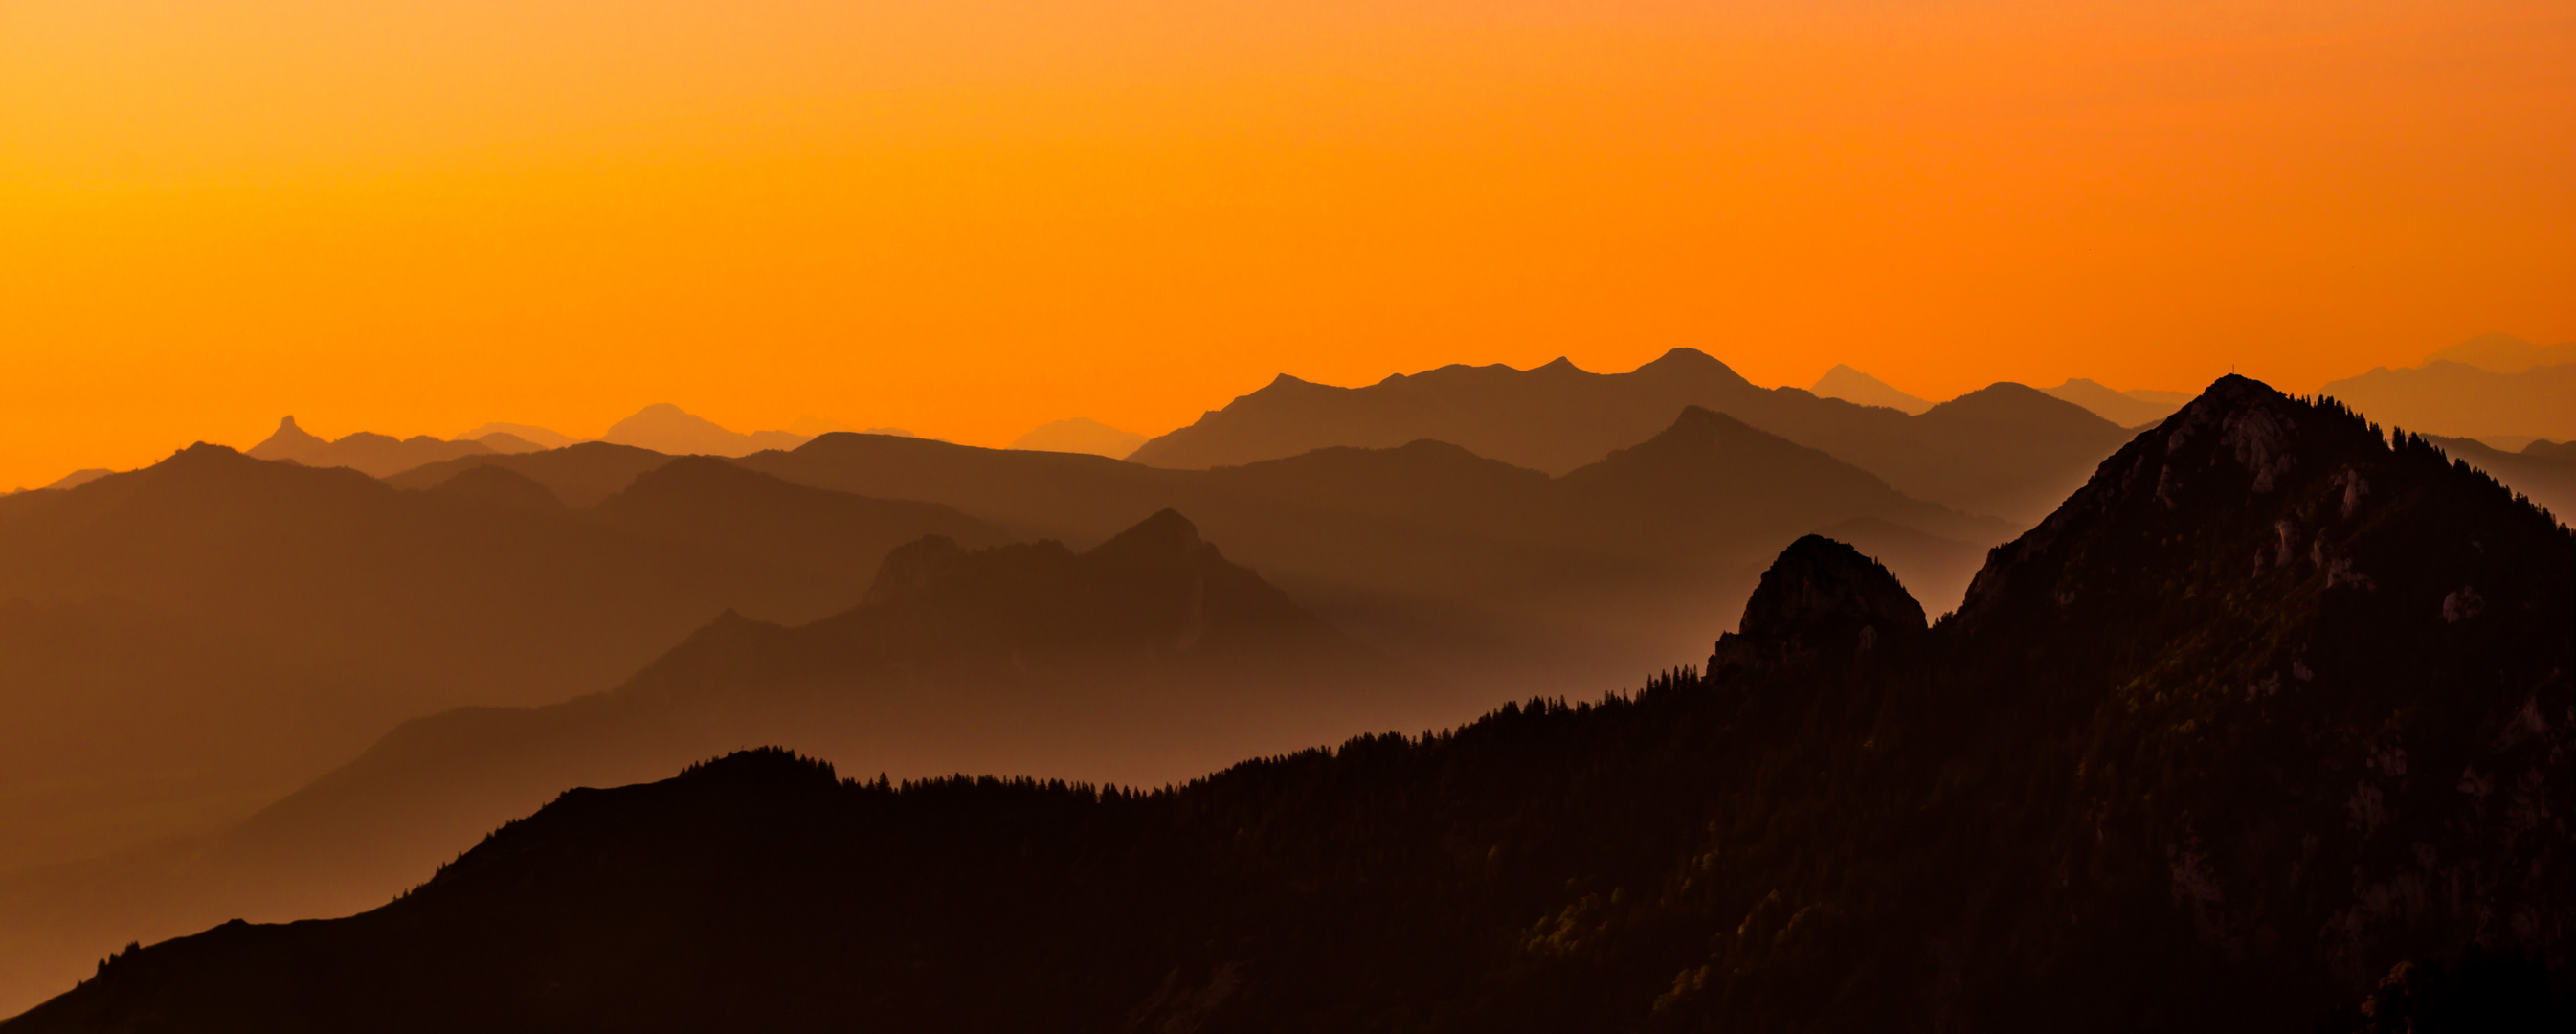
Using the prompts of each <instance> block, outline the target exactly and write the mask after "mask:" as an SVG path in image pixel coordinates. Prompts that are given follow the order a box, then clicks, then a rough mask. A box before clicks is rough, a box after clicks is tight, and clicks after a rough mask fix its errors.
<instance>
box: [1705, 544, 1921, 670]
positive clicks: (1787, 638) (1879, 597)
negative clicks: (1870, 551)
mask: <svg viewBox="0 0 2576 1034" xmlns="http://www.w3.org/2000/svg"><path fill="white" fill-rule="evenodd" d="M1922 635H1923V606H1922V605H1921V604H1918V603H1916V602H1914V597H1912V596H1910V595H1907V594H1906V591H1905V586H1903V585H1901V584H1898V583H1897V581H1896V576H1895V575H1892V574H1889V573H1888V572H1887V568H1885V567H1883V566H1880V565H1879V562H1878V561H1876V560H1872V559H1870V558H1868V557H1865V556H1862V555H1861V554H1860V551H1859V550H1856V549H1853V548H1852V547H1851V546H1849V545H1847V544H1844V543H1841V542H1836V541H1834V540H1832V539H1829V538H1825V537H1824V536H1821V535H1809V536H1806V537H1804V538H1801V539H1799V540H1798V541H1796V542H1793V543H1790V544H1789V548H1788V549H1786V550H1783V551H1782V552H1781V553H1780V558H1779V559H1778V560H1776V561H1773V562H1772V564H1771V569H1770V570H1769V571H1766V572H1764V573H1763V575H1762V584H1761V585H1759V586H1757V587H1755V588H1754V590H1753V598H1752V599H1751V600H1749V601H1747V602H1746V603H1745V605H1744V620H1743V621H1742V622H1741V623H1740V625H1739V626H1738V630H1737V631H1734V632H1729V633H1727V634H1725V635H1723V636H1720V637H1718V640H1717V651H1716V652H1715V653H1713V654H1711V655H1710V656H1709V659H1708V670H1709V672H1710V673H1711V674H1713V675H1714V674H1719V673H1723V672H1728V671H1731V670H1735V669H1746V670H1766V669H1792V668H1798V667H1803V666H1807V665H1813V664H1818V663H1837V662H1847V661H1851V660H1858V659H1860V658H1863V657H1867V656H1869V655H1871V654H1874V653H1879V652H1881V649H1880V648H1881V645H1882V644H1885V646H1886V647H1887V648H1888V649H1891V650H1892V649H1898V648H1901V647H1910V646H1912V645H1913V644H1914V642H1915V641H1916V640H1918V639H1920V638H1922Z"/></svg>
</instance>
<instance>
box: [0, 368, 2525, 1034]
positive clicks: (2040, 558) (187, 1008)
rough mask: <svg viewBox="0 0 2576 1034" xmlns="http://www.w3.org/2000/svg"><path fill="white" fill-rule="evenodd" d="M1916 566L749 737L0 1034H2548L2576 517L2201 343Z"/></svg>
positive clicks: (1810, 551) (1816, 572) (560, 805)
mask: <svg viewBox="0 0 2576 1034" xmlns="http://www.w3.org/2000/svg"><path fill="white" fill-rule="evenodd" d="M1167 537H1175V538H1176V537H1177V536H1167ZM1014 548H1019V549H1027V548H1035V547H1014ZM955 555H956V554H954V553H951V552H949V551H945V550H938V549H935V548H933V549H931V550H928V551H926V552H925V554H924V555H922V556H920V557H907V558H906V559H905V560H904V561H903V562H902V563H900V564H898V563H896V562H894V561H890V562H889V565H888V567H889V570H890V571H895V570H903V569H908V568H912V567H918V568H923V569H930V570H936V569H938V568H939V566H940V565H941V564H943V563H948V562H952V561H953V559H954V557H955ZM1072 559H1073V558H1070V557H1067V558H1062V559H1059V560H1056V561H1052V562H1053V563H1056V564H1064V563H1068V562H1071V561H1072ZM899 581H902V580H901V579H899ZM903 584H918V583H915V582H909V581H904V582H903ZM890 591H900V590H899V589H897V590H890ZM1910 604H1911V601H1910V600H1909V599H1907V598H1906V594H1905V593H1904V592H1903V590H1902V589H1901V587H1899V586H1897V585H1896V584H1895V583H1894V581H1893V580H1892V579H1891V578H1889V577H1888V575H1887V573H1886V572H1885V571H1884V570H1883V569H1881V568H1879V567H1878V566H1877V565H1875V564H1872V563H1869V562H1867V561H1866V559H1865V558H1863V557H1860V556H1859V555H1857V554H1856V553H1854V552H1852V551H1850V550H1848V549H1846V548H1843V547H1841V546H1840V545H1838V544H1835V543H1831V542H1828V541H1825V540H1822V539H1802V540H1800V541H1798V542H1796V543H1793V544H1792V545H1791V546H1790V547H1789V548H1788V549H1787V550H1785V551H1784V552H1783V554H1782V555H1781V557H1780V558H1779V559H1778V560H1777V562H1776V563H1775V564H1774V565H1773V568H1772V570H1771V571H1770V572H1768V573H1767V574H1766V575H1765V577H1764V579H1763V584H1762V586H1761V588H1760V589H1759V590H1758V591H1757V592H1755V593H1754V594H1753V596H1752V598H1751V600H1750V602H1749V603H1748V605H1747V610H1746V613H1745V614H1744V615H1743V617H1742V620H1741V621H1740V623H1739V632H1738V633H1737V634H1736V635H1735V636H1731V637H1728V638H1727V639H1724V640H1721V641H1720V643H1719V645H1718V652H1719V657H1718V658H1717V660H1716V663H1717V666H1718V670H1717V671H1716V672H1713V673H1709V674H1700V673H1695V672H1689V671H1680V672H1674V673H1671V674H1669V675H1666V676H1660V677H1657V678H1655V679H1653V680H1651V681H1650V682H1649V683H1648V685H1647V686H1646V687H1645V688H1644V689H1643V690H1642V691H1638V692H1633V693H1614V694H1611V695H1609V696H1606V697H1603V698H1601V699H1599V700H1598V701H1593V702H1584V703H1577V704H1571V705H1569V704H1567V703H1565V702H1562V701H1559V700H1552V699H1539V700H1533V701H1531V702H1529V703H1528V704H1526V705H1510V706H1505V707H1503V708H1501V709H1499V710H1497V711H1494V712H1493V713H1491V714H1489V715H1487V716H1486V717H1484V718H1483V719H1481V720H1479V721H1476V722H1473V723H1470V724H1468V725H1465V726H1463V727H1460V728H1457V729H1454V730H1451V731H1447V732H1441V733H1435V734H1432V735H1427V736H1423V737H1419V738H1416V737H1407V736H1392V735H1390V736H1364V737H1358V738H1354V739H1351V740H1349V741H1346V742H1345V743H1343V744H1342V745H1341V746H1340V747H1339V748H1338V749H1334V750H1329V751H1326V750H1316V751H1307V752H1302V753H1298V754H1294V755H1287V756H1276V757H1270V758H1265V759H1262V760H1256V761H1248V762H1244V763H1242V764H1239V765H1236V766H1235V767H1233V768H1231V769H1228V770H1226V771H1224V772H1221V773H1218V774H1216V775H1213V776H1210V777H1208V778H1205V779H1202V780H1198V781H1194V782H1192V783H1189V784H1186V785H1181V786H1174V787H1167V788H1164V789H1161V790H1157V791H1153V792H1146V793H1139V792H1134V791H1130V790H1127V789H1123V788H1117V787H1108V788H1103V787H1098V786H1094V785H1085V784H1080V783H1066V782H1059V781H1038V780H1030V779H993V778H983V779H968V778H964V777H958V778H951V779H936V780H922V781H907V782H904V783H901V784H896V783H892V782H889V781H885V780H866V781H862V780H856V779H854V780H842V779H840V778H838V777H837V774H836V772H835V770H834V769H833V768H832V767H831V766H829V765H825V764H820V763H817V762H814V761H810V760H806V759H803V758H799V757H797V756H795V755H794V754H792V753H790V752H787V751H779V750H756V751H748V752H742V753H735V754H731V755H727V756H724V757H722V758H720V759H718V760H715V761H712V762H709V763H706V764H702V765H696V766H692V767H690V768H688V769H687V770H685V771H683V772H682V774H680V775H679V776H678V777H676V778H672V779H668V780H664V781H662V782H658V783H651V784H644V785H635V786H627V787H623V788H618V789H610V790H597V789H576V790H571V791H568V792H566V793H564V794H562V795H561V796H559V797H558V798H556V799H555V800H554V801H553V802H552V803H550V804H548V805H547V806H545V807H544V808H542V809H540V810H538V811H537V812H536V813H535V814H533V815H532V816H530V817H528V818H526V819H523V820H520V821H517V822H513V823H511V824H509V825H507V826H504V827H502V828H501V829H500V830H498V831H497V832H495V833H494V834H492V835H491V836H490V837H488V838H487V839H486V840H485V841H484V842H483V843H482V844H480V845H479V846H477V847H476V848H474V849H473V850H471V851H469V852H467V853H465V854H464V855H463V856H461V857H459V858H458V859H457V860H456V861H455V862H454V863H452V864H450V865H448V866H446V867H445V868H443V869H442V870H441V871H440V872H439V873H438V874H437V876H435V877H434V878H432V879H431V880H429V881H428V882H427V883H425V884H423V885H421V886H420V887H418V888H416V889H414V890H413V891H411V892H410V893H408V894H405V895H403V896H402V897H401V898H399V899H398V900H394V901H392V902H391V903H389V904H386V905H384V906H383V907H381V908H378V909H376V910H374V911H371V912H368V913H365V914H362V915H359V916H355V917H351V918H346V919H335V920H329V921H323V922H307V923H297V924H292V925H283V926H279V925H259V924H248V923H231V924H226V925H222V926H217V927H214V928H212V929H209V930H207V931H206V932H204V933H201V934H197V935H195V936H191V937H187V938H181V939H177V940H173V941H170V942H166V943H161V944H156V945H153V946H151V947H147V948H140V949H138V950H130V951H127V952H122V953H119V954H118V955H117V956H116V957H114V958H112V959H108V960H106V961H104V962H102V963H101V965H100V966H99V968H98V970H97V972H96V974H95V975H94V976H93V977H92V978H91V979H89V980H88V981H86V982H84V983H83V984H82V985H81V986H79V987H78V988H76V989H73V990H71V991H69V992H68V993H66V994H64V995H62V996H61V997H59V998H57V999H54V1000H53V1001H50V1002H48V1003H46V1004H45V1005H43V1006H41V1007H39V1008H37V1009H35V1010H33V1011H31V1012H29V1013H27V1014H26V1015H23V1016H21V1017H19V1018H17V1019H15V1020H12V1021H9V1023H8V1024H7V1025H6V1026H5V1027H0V1030H6V1031H7V1032H8V1034H22V1032H51V1031H73V1030H104V1029H117V1030H136V1031H148V1030H161V1029H169V1030H180V1029H185V1030H191V1031H226V1030H253V1029H256V1030H264V1031H270V1030H288V1031H293V1030H320V1029H353V1028H365V1029H371V1030H387V1031H403V1030H447V1029H457V1028H460V1027H473V1028H475V1029H482V1030H504V1031H506V1030H549V1031H559V1030H592V1029H597V1030H608V1029H621V1030H632V1029H669V1030H687V1029H711V1028H741V1029H750V1028H756V1029H842V1028H849V1027H869V1028H883V1029H942V1030H996V1031H999V1030H1013V1031H1016V1030H1028V1029H1122V1030H1202V1031H1228V1030H1271V1029H1336V1030H1395V1029H1404V1030H1433V1031H1439V1030H1462V1031H1464V1030H1473V1031H1497V1030H1500V1031H1516V1030H1529V1031H1557V1030H1595V1029H1640V1030H1701V1029H1748V1028H1749V1029H1795V1030H1808V1031H1827V1032H1834V1031H1879V1030H1889V1029H1910V1028H1913V1027H1916V1026H1922V1027H1929V1028H1933V1029H1990V1030H2032V1031H2043V1030H2045V1031H2056V1030H2068V1029H2115V1030H2141V1031H2144V1030H2176V1029H2191V1030H2215V1031H2235V1030H2246V1031H2254V1030H2267V1031H2268V1030H2282V1029H2322V1030H2350V1031H2363V1030H2369V1031H2382V1030H2409V1029H2411V1030H2439V1029H2498V1030H2523V1029H2530V1030H2544V1029H2563V1027H2564V1025H2565V1024H2566V1022H2567V1020H2568V1019H2569V1014H2568V1011H2567V1005H2566V998H2565V995H2564V992H2563V991H2561V990H2553V988H2562V989H2563V988H2564V987H2566V986H2567V982H2568V980H2569V979H2570V968H2571V966H2570V963H2571V960H2570V958H2569V956H2568V950H2567V945H2568V943H2569V941H2568V938H2567V927H2568V924H2569V921H2570V919H2571V917H2576V879H2571V876H2576V873H2571V872H2570V871H2569V869H2570V864H2569V863H2570V851H2569V841H2568V838H2567V835H2566V830H2565V829H2564V816H2563V815H2560V814H2559V810H2560V805H2559V804H2558V803H2557V802H2561V801H2564V800H2566V799H2568V797H2569V795H2570V792H2571V789H2576V763H2572V761H2576V759H2571V757H2570V753H2569V751H2567V749H2566V738H2567V735H2568V725H2567V723H2566V722H2564V721H2562V720H2561V718H2562V717H2563V716H2564V715H2566V714H2567V713H2568V712H2569V710H2570V708H2571V707H2576V682H2571V672H2576V640H2571V638H2570V637H2569V636H2567V635H2566V634H2565V633H2566V629H2567V628H2569V627H2571V624H2576V543H2571V539H2570V534H2569V532H2568V530H2567V529H2566V528H2565V527H2564V526H2563V525H2559V524H2557V523H2555V522H2553V521H2551V520H2549V519H2547V518H2546V517H2545V516H2543V515H2542V514H2540V513H2538V512H2537V511H2535V510H2533V509H2531V508H2530V507H2528V506H2527V505H2525V504H2523V503H2521V502H2519V501H2517V500H2515V499H2514V498H2512V496H2511V495H2510V494H2509V493H2508V492H2506V491H2505V490H2503V489H2502V488H2500V487H2499V486H2497V485H2496V484H2495V483H2494V482H2493V481H2492V480H2490V479H2488V478H2486V477H2485V476H2483V475H2481V474H2479V473H2477V472H2476V471H2474V470H2470V469H2467V468H2465V467H2461V466H2458V465H2455V464H2453V463H2452V462H2451V461H2450V460H2449V459H2448V458H2447V457H2445V456H2444V455H2443V454H2442V453H2441V452H2440V451H2439V450H2437V449H2435V448H2433V447H2432V446H2430V445H2428V444H2426V443H2424V442H2423V441H2421V440H2420V439H2418V438H2415V437H2412V436H2398V437H2396V439H2395V440H2394V441H2393V442H2392V441H2391V440H2390V438H2389V437H2387V436H2384V435H2383V434H2382V433H2381V432H2380V430H2379V429H2378V428H2375V427H2372V426H2370V425H2368V424H2366V423H2365V422H2363V421H2362V420H2361V419H2360V418H2358V417H2356V416H2354V415H2353V414H2352V413H2351V412H2350V411H2349V410H2345V409H2342V408H2341V407H2339V406H2336V405H2333V404H2331V403H2309V402H2301V401H2298V400H2294V399H2289V398H2286V397H2283V396H2281V395H2279V394H2278V393H2275V392H2273V391H2271V390H2270V389H2269V388H2267V387H2264V386H2262V385H2260V384H2257V383H2255V382H2251V381H2247V380H2243V379H2241V378H2235V377H2230V378H2226V379H2223V380H2221V381H2219V382H2218V383H2216V384H2215V385H2213V386H2212V387H2211V388H2210V390H2209V391H2207V392H2205V393H2204V394H2203V395H2202V396H2201V397H2200V398H2198V399H2197V400H2195V401H2194V402H2193V403H2192V404H2191V405H2189V406H2187V407H2185V408H2184V409H2183V410H2182V411H2181V412H2179V413H2177V414H2175V415H2174V416H2173V417H2172V418H2171V419H2168V420H2166V421H2164V422H2163V423H2162V424H2160V425H2158V426H2157V427H2156V428H2154V429H2152V430H2150V431H2147V432H2145V433H2144V434H2141V435H2140V436H2138V438H2137V439H2136V440H2135V441H2133V442H2131V443H2130V444H2129V445H2127V446H2124V447H2123V448H2122V449H2120V450H2119V451H2118V452H2117V453H2116V454H2115V455H2113V456H2112V457H2110V458H2109V459H2108V460H2107V461H2106V462H2104V463H2103V464H2102V465H2101V466H2100V468H2099V469H2098V470H2097V472H2096V473H2095V475H2094V476H2093V477H2092V478H2091V480H2090V481H2089V482H2088V483H2087V484H2086V486H2085V487H2084V488H2083V490H2081V491H2080V492H2078V493H2076V494H2075V495H2074V496H2073V497H2071V498H2070V499H2068V500H2067V502H2066V504H2065V505H2064V506H2063V507H2061V508H2059V509H2058V510H2057V511H2056V512H2055V513H2053V514H2052V515H2050V517H2049V518H2048V519H2047V520H2046V521H2044V522H2043V523H2042V524H2041V525H2040V526H2039V527H2037V528H2035V529H2033V530H2032V531H2030V532H2029V533H2027V534H2025V535H2023V536H2021V537H2020V538H2018V539H2016V540H2014V541H2013V542H2011V543H2010V544H2008V545H2006V546H2004V547H2003V548H2001V549H1998V550H1997V551H1996V552H1995V554H1994V555H1993V557H1992V559H1991V560H1990V561H1989V562H1988V564H1987V565H1986V567H1985V568H1984V569H1983V570H1982V571H1981V572H1980V573H1979V575H1978V577H1977V579H1976V586H1975V588H1974V589H1973V590H1972V591H1971V592H1970V594H1969V597H1968V599H1967V601H1966V603H1965V605H1964V606H1963V607H1962V608H1961V609H1960V610H1959V611H1958V612H1957V613H1956V614H1954V615H1952V616H1950V617H1948V618H1945V619H1943V620H1941V621H1939V622H1937V623H1934V624H1933V625H1931V626H1930V627H1929V628H1924V627H1922V626H1921V625H1920V623H1919V622H1920V611H1919V609H1916V608H1914V607H1912V606H1911V605H1910ZM754 627H755V626H750V625H748V624H747V623H745V625H744V627H743V629H742V630H741V631H742V632H744V633H748V634H765V635H769V636H772V637H776V636H779V635H781V634H783V633H785V631H786V630H777V631H773V632H767V633H756V632H752V629H753V628H754ZM702 638H703V637H702ZM755 653H757V654H759V655H763V656H772V657H784V658H792V657H795V656H796V654H795V653H794V651H792V650H779V649H775V648H774V646H764V647H762V648H760V649H759V650H757V651H755ZM781 663H782V664H784V663H792V662H781ZM701 684H703V683H699V682H695V681H684V682H682V683H679V685H681V686H695V685H701Z"/></svg>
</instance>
